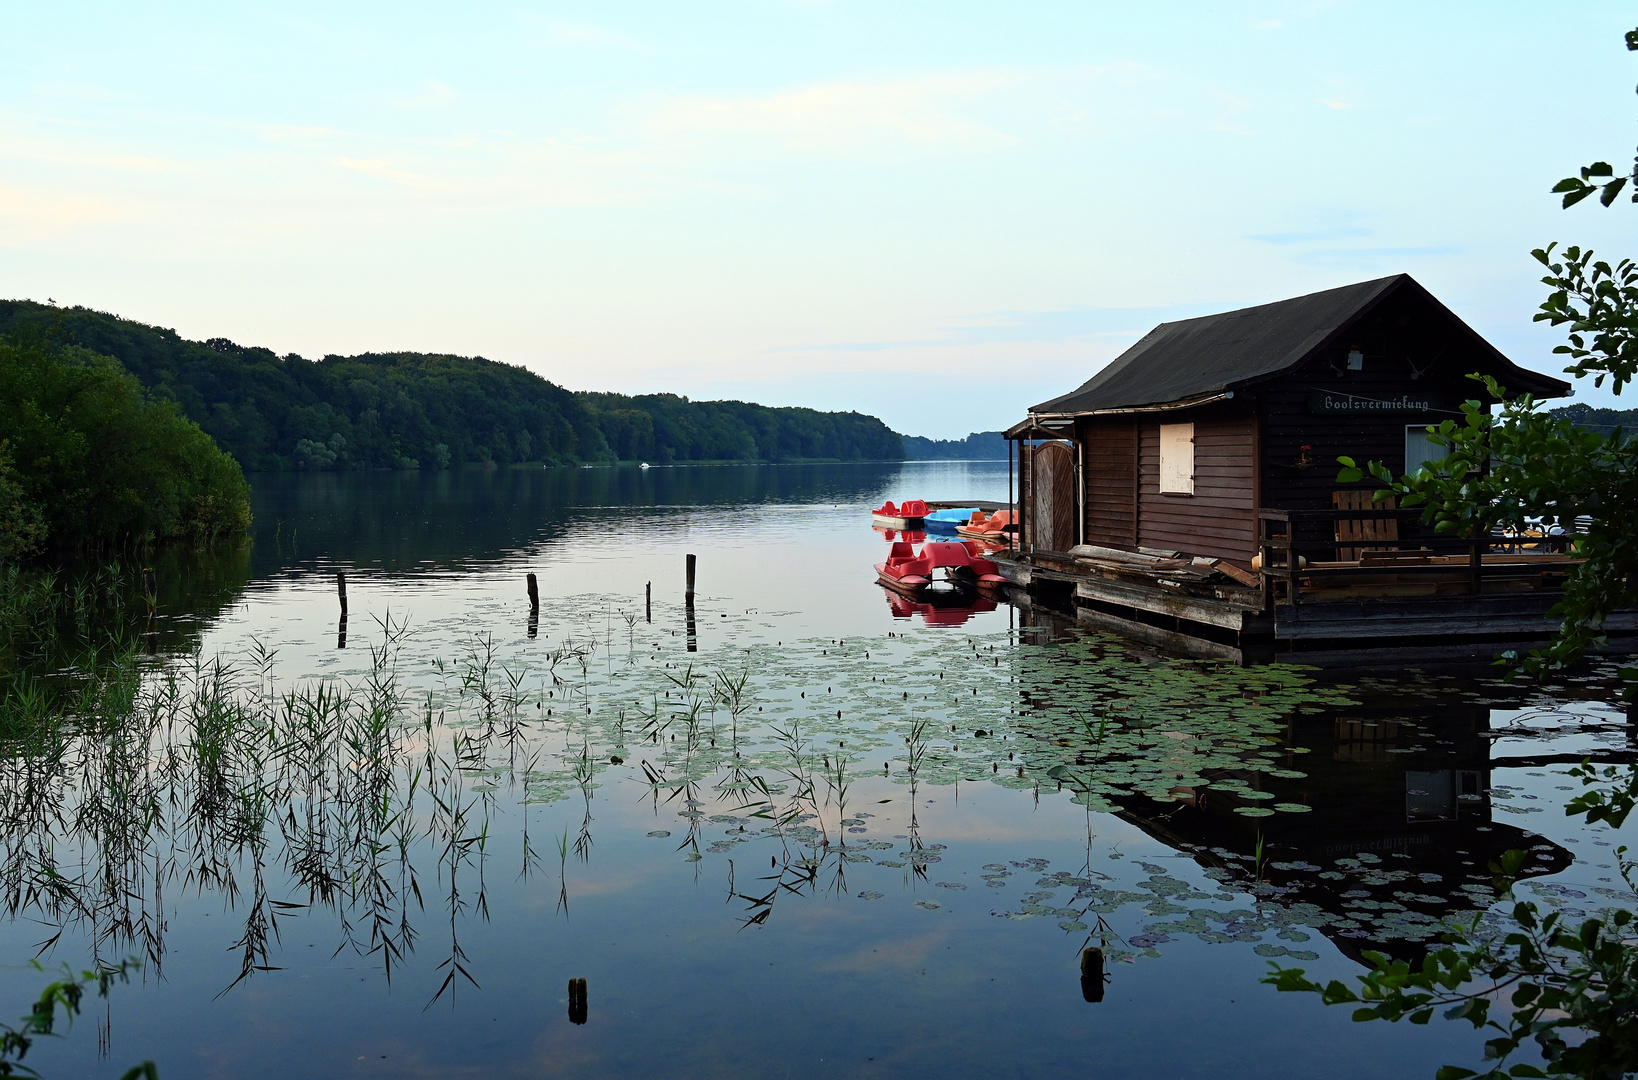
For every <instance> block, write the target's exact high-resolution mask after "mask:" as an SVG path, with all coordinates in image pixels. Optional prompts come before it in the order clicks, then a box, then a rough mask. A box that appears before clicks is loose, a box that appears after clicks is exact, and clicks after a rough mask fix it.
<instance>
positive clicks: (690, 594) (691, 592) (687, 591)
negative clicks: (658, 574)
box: [683, 555, 694, 601]
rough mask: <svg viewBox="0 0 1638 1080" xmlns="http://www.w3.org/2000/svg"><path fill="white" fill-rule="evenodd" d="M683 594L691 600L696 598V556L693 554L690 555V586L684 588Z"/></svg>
mask: <svg viewBox="0 0 1638 1080" xmlns="http://www.w3.org/2000/svg"><path fill="white" fill-rule="evenodd" d="M683 595H685V596H687V597H688V599H689V600H690V601H692V600H693V599H694V556H692V555H690V556H688V587H687V588H686V589H684V590H683Z"/></svg>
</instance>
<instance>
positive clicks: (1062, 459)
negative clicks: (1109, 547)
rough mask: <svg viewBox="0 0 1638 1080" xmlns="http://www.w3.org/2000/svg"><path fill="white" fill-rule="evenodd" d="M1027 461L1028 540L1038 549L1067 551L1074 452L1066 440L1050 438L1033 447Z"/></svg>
mask: <svg viewBox="0 0 1638 1080" xmlns="http://www.w3.org/2000/svg"><path fill="white" fill-rule="evenodd" d="M1030 464H1031V468H1030V489H1031V494H1032V495H1033V496H1034V499H1033V500H1032V501H1033V503H1034V506H1033V514H1032V516H1031V518H1030V521H1029V539H1030V543H1031V545H1032V546H1033V547H1035V548H1037V549H1038V550H1041V551H1068V550H1069V549H1070V548H1072V547H1074V546H1075V455H1074V453H1073V452H1072V451H1071V450H1070V448H1069V444H1068V443H1065V442H1049V443H1044V444H1042V445H1041V446H1038V447H1036V448H1035V455H1034V459H1033V460H1032V461H1031V463H1030Z"/></svg>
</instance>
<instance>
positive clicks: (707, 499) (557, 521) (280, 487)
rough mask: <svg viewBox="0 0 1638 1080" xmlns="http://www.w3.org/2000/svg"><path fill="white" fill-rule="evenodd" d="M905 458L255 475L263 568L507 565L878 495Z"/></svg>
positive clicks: (259, 567)
mask: <svg viewBox="0 0 1638 1080" xmlns="http://www.w3.org/2000/svg"><path fill="white" fill-rule="evenodd" d="M901 468H902V465H901V463H899V462H863V463H859V464H851V465H724V466H697V465H696V466H686V467H677V468H657V469H636V468H629V467H619V468H597V469H567V468H565V469H537V468H528V469H487V470H486V469H462V470H454V471H445V472H353V473H303V474H274V473H268V474H258V475H255V476H252V478H251V480H252V494H253V498H252V502H253V505H254V507H255V511H256V526H255V529H256V533H255V535H256V539H257V544H258V547H257V554H256V557H257V572H258V573H260V574H265V573H268V572H270V571H271V570H273V569H276V568H277V567H280V566H286V565H291V564H292V563H298V562H301V561H303V560H308V559H313V558H322V557H326V556H332V555H335V554H337V553H341V552H345V553H346V558H347V559H348V560H349V561H350V562H352V563H354V564H357V565H380V566H385V567H388V568H409V567H414V566H419V565H422V564H425V563H429V562H430V563H433V564H436V565H442V566H449V565H457V564H463V563H467V562H470V561H473V560H477V561H483V560H487V559H494V558H498V557H500V556H502V555H505V554H507V553H509V552H512V551H515V550H517V549H518V548H519V547H521V546H523V545H525V544H528V543H532V542H535V541H538V540H540V539H542V538H548V539H549V538H551V537H554V536H559V535H562V534H563V533H564V532H565V531H566V530H567V527H568V525H569V524H570V523H571V522H574V521H584V520H594V521H595V520H607V521H609V522H610V523H616V524H617V523H618V522H619V521H620V520H622V519H624V518H627V517H630V516H631V515H633V514H642V515H643V516H644V517H645V518H652V517H654V516H655V515H656V514H658V515H662V516H664V515H670V514H675V515H677V516H679V517H681V516H683V515H688V514H692V513H697V512H699V510H700V509H702V508H722V507H733V506H758V505H762V504H794V503H815V502H819V503H823V502H836V501H858V500H867V499H870V498H872V497H873V496H876V495H878V494H880V493H881V492H882V491H883V490H884V489H885V487H886V486H887V485H888V484H889V483H890V482H891V481H892V480H893V479H894V478H895V477H897V476H898V475H899V472H900V469H901Z"/></svg>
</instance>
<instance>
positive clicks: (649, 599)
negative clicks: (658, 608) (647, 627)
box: [643, 581, 654, 622]
mask: <svg viewBox="0 0 1638 1080" xmlns="http://www.w3.org/2000/svg"><path fill="white" fill-rule="evenodd" d="M643 612H644V616H645V618H646V619H647V621H649V622H653V621H654V583H653V582H652V581H651V582H649V583H648V584H647V585H644V586H643Z"/></svg>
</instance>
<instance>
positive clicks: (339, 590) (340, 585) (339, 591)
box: [336, 572, 347, 616]
mask: <svg viewBox="0 0 1638 1080" xmlns="http://www.w3.org/2000/svg"><path fill="white" fill-rule="evenodd" d="M336 595H337V596H338V597H340V598H341V614H342V615H343V616H345V615H346V614H347V575H346V574H343V573H339V572H338V573H337V574H336Z"/></svg>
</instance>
